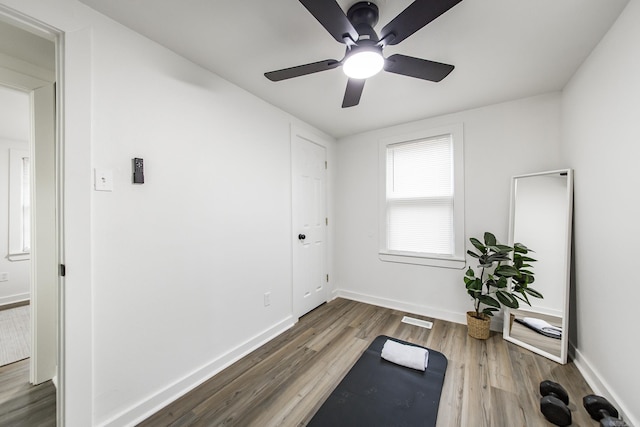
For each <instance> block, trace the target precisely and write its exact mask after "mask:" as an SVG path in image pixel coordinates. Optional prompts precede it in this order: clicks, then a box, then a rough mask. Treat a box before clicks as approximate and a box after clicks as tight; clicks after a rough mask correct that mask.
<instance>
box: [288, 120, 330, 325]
mask: <svg viewBox="0 0 640 427" xmlns="http://www.w3.org/2000/svg"><path fill="white" fill-rule="evenodd" d="M290 131H291V132H290V141H289V149H290V156H291V171H290V172H291V239H290V241H291V313H293V317H294V318H295V319H296V320H297V319H299V318H300V317H301V316H302V314H301V313H299V310H298V306H297V303H296V300H295V297H296V295H295V283H294V279H295V277H294V268H295V265H294V251H295V248H296V245H297V244H298V241H297V239H295V236H296V234H297V228H296V224H295V221H294V219H295V213H294V211H295V208H296V207H295V205H294V201H295V195H294V192H293V185H294V179H295V176H294V172H295V165H294V149H295V148H294V144H295V140H296V137H300V138H302V139H306V140H307V141H310V142H312V143H314V144H316V145H319V146H321V147H323V148H324V149H325V160H326V161H327V168H326V173H325V214H326V216H327V218H331V214H332V209H333V206H332V205H331V203H330V201H331V197H330V195H331V194H332V193H331V191H332V174H331V171H332V163H333V162H332V160H331V159H332V157H333V156H332V154H333V147H332V144H331V143H330V142H329V141H328V140H327V139H326V138H324V137H322V136H320V135H318V134H316V133H314V132H312V131H310V130H307V129H305V128H302V127H300V126H296V125H295V124H291V128H290ZM332 230H333V221H332V220H331V219H330V220H329V224H328V225H327V227H326V228H325V244H324V259H325V270H326V271H327V274H328V275H329V278H330V279H329V280H328V281H327V283H326V288H325V302H329V301H330V300H332V299H333V292H332V290H331V287H332V281H331V277H332V276H333V274H332V267H333V263H332V258H331V254H332V251H331V249H330V247H331V244H332V242H333V239H332V237H333V233H332ZM303 314H304V313H303Z"/></svg>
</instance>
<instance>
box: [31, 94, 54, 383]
mask: <svg viewBox="0 0 640 427" xmlns="http://www.w3.org/2000/svg"><path fill="white" fill-rule="evenodd" d="M31 105H32V118H33V124H32V128H33V134H32V138H33V141H32V151H31V152H32V156H31V159H32V165H33V166H32V175H31V176H32V180H31V182H32V183H33V184H32V185H31V191H32V196H31V224H32V233H31V235H32V244H31V270H32V274H31V326H32V334H31V343H32V345H31V382H32V383H33V384H40V383H42V382H44V381H48V380H50V379H52V378H53V376H54V375H55V373H56V362H57V357H56V356H57V342H58V340H57V301H58V300H57V298H58V255H57V254H58V251H57V247H58V246H57V226H56V225H57V223H56V221H57V218H56V161H55V160H56V159H55V90H54V85H53V84H48V85H46V86H43V87H40V88H37V89H35V90H34V91H33V92H31Z"/></svg>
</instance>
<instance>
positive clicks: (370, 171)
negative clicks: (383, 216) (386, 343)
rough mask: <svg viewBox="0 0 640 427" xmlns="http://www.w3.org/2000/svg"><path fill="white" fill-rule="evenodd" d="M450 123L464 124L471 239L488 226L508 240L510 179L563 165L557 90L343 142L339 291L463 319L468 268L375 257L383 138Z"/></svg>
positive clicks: (467, 303)
mask: <svg viewBox="0 0 640 427" xmlns="http://www.w3.org/2000/svg"><path fill="white" fill-rule="evenodd" d="M451 123H463V125H464V145H465V147H464V150H465V197H466V200H465V210H466V213H465V236H466V238H465V242H466V243H468V238H469V237H473V236H475V237H480V238H481V237H482V234H483V233H484V232H485V231H492V232H493V233H495V234H496V237H498V239H499V240H500V241H502V242H504V243H507V242H508V224H509V197H510V184H511V177H512V176H513V175H519V174H524V173H530V172H540V171H545V170H552V169H557V168H559V167H560V166H562V165H561V164H560V162H559V149H558V144H559V138H560V94H559V93H551V94H546V95H541V96H538V97H534V98H528V99H523V100H519V101H514V102H508V103H503V104H498V105H492V106H488V107H484V108H479V109H474V110H469V111H463V112H460V113H456V114H451V115H447V116H443V117H438V118H433V119H428V120H422V121H418V122H412V123H408V124H405V125H401V126H395V127H390V128H385V129H381V130H377V131H372V132H367V133H363V134H359V135H355V136H351V137H347V138H343V139H341V140H339V141H338V159H339V162H340V164H339V172H338V182H340V187H339V189H338V192H337V195H336V196H337V202H336V205H337V210H338V230H337V259H339V260H344V262H341V263H340V264H339V265H338V288H339V292H338V293H339V294H341V295H344V296H347V297H350V298H354V299H359V300H363V301H369V302H373V303H377V304H381V305H386V306H390V307H395V308H403V309H406V310H409V311H412V312H414V313H418V314H425V315H430V316H434V317H438V318H441V319H447V320H451V321H455V322H465V317H464V313H465V312H466V311H468V310H471V309H472V303H471V300H470V299H469V297H468V296H467V294H466V291H465V288H464V284H463V280H462V277H463V274H464V273H463V270H457V269H447V268H436V267H425V266H417V265H408V264H397V263H389V262H382V261H380V260H379V259H378V208H377V203H378V173H379V171H378V141H379V140H380V139H383V138H387V137H391V136H395V135H402V134H408V133H412V132H416V131H418V130H421V129H428V128H432V127H438V126H442V125H445V124H451ZM523 243H525V244H526V242H523Z"/></svg>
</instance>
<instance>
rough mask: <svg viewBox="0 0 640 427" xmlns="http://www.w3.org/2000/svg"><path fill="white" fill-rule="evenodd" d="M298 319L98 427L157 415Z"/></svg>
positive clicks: (276, 327) (287, 321) (274, 328)
mask: <svg viewBox="0 0 640 427" xmlns="http://www.w3.org/2000/svg"><path fill="white" fill-rule="evenodd" d="M296 321H297V319H294V318H293V316H289V317H287V318H286V319H284V320H282V321H281V322H279V323H277V324H275V325H274V326H272V327H270V328H269V329H267V330H265V331H263V332H262V333H260V334H258V335H256V336H254V337H253V338H250V339H248V340H247V341H245V342H244V343H242V344H240V345H239V346H237V347H236V348H233V349H231V350H229V351H228V352H227V353H225V354H223V355H222V356H220V357H218V358H217V359H214V360H212V361H211V362H209V363H207V364H206V365H205V366H203V367H202V368H200V369H197V370H195V371H194V372H192V373H191V374H189V375H187V376H185V377H184V378H182V379H179V380H178V381H176V382H174V383H173V384H171V385H169V386H167V387H166V388H164V389H162V390H159V391H158V392H156V393H155V394H153V395H152V396H149V397H148V398H146V399H144V400H142V401H140V402H138V403H136V404H134V405H132V406H131V407H129V408H128V409H126V410H125V411H122V412H121V413H120V414H117V415H115V416H113V417H111V418H110V419H108V420H107V421H104V422H101V423H100V424H99V425H100V426H105V427H106V426H113V427H115V426H134V425H136V424H138V423H140V422H141V421H143V420H145V419H147V418H148V417H150V416H151V415H153V414H155V413H156V412H158V411H159V410H160V409H162V408H164V407H165V406H167V405H168V404H170V403H171V402H173V401H175V400H176V399H178V398H179V397H181V396H183V395H185V394H186V393H188V392H189V391H191V390H193V389H194V388H196V387H197V386H199V385H200V384H202V383H204V382H205V381H207V380H208V379H210V378H211V377H213V376H214V375H216V374H217V373H219V372H220V371H222V370H223V369H225V368H227V367H228V366H230V365H232V364H233V363H235V362H237V361H238V360H240V359H241V358H243V357H244V356H246V355H247V354H249V353H251V352H252V351H253V350H255V349H257V348H258V347H260V346H262V345H264V344H265V343H267V342H269V341H270V340H272V339H273V338H275V337H277V336H278V335H280V334H281V333H283V332H285V331H286V330H287V329H289V328H291V327H292V326H293V325H294V324H295V323H296Z"/></svg>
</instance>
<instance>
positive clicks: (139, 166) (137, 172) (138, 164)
mask: <svg viewBox="0 0 640 427" xmlns="http://www.w3.org/2000/svg"><path fill="white" fill-rule="evenodd" d="M133 183H134V184H144V160H142V159H140V158H138V157H136V158H135V159H133Z"/></svg>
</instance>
